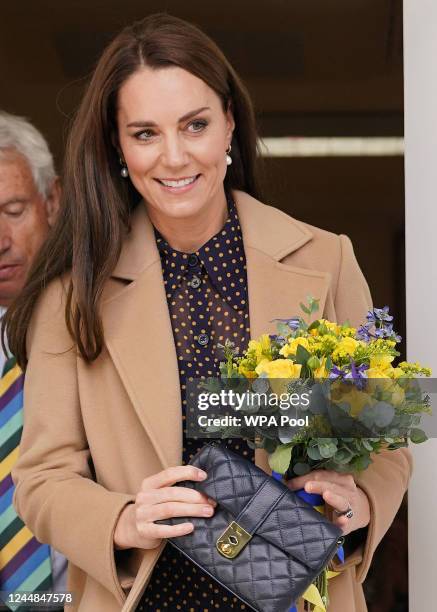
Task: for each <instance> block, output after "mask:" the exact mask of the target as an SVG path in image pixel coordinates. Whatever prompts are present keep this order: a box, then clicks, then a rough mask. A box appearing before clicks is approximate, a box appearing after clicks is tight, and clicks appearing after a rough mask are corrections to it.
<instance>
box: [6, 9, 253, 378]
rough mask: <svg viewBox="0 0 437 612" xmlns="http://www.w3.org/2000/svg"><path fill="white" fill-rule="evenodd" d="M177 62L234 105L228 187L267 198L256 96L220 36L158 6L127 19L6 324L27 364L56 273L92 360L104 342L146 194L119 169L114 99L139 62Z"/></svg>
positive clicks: (73, 135) (71, 142)
mask: <svg viewBox="0 0 437 612" xmlns="http://www.w3.org/2000/svg"><path fill="white" fill-rule="evenodd" d="M144 66H148V67H150V68H153V69H159V68H164V67H168V66H178V67H180V68H183V69H185V70H187V71H188V72H190V73H192V74H193V75H195V76H197V77H198V78H200V79H202V80H203V81H204V82H205V83H206V84H207V85H208V86H209V87H211V89H213V90H214V91H215V92H216V93H217V94H218V96H219V97H220V99H221V101H222V104H223V110H224V111H226V110H227V109H228V108H231V110H232V112H233V115H234V119H235V129H234V133H233V137H232V160H233V163H232V165H231V166H229V167H228V170H227V174H226V178H225V182H224V186H225V190H226V191H229V190H231V189H241V190H243V191H246V192H247V193H249V194H251V195H253V196H254V197H256V198H260V193H259V187H258V182H257V174H258V170H259V166H258V164H259V161H260V160H259V157H260V156H259V151H258V144H257V142H258V141H257V130H256V123H255V117H254V111H253V106H252V102H251V100H250V97H249V95H248V92H247V90H246V88H245V86H244V85H243V83H242V81H241V79H240V78H239V77H238V75H237V74H236V72H235V70H234V69H233V68H232V66H231V65H230V63H229V62H228V61H227V59H226V58H225V56H224V55H223V53H222V52H221V51H220V49H219V48H218V47H217V45H216V44H215V43H214V42H213V41H212V40H211V39H210V38H209V37H208V36H207V35H206V34H204V33H203V32H202V31H201V30H199V29H198V28H197V27H196V26H194V25H192V24H190V23H187V22H186V21H183V20H182V19H178V18H176V17H172V16H170V15H167V14H163V13H158V14H154V15H150V16H148V17H146V18H145V19H143V20H141V21H139V22H136V23H134V24H133V25H132V26H129V27H127V28H125V29H124V30H123V31H122V32H121V33H120V34H119V35H118V36H117V37H116V38H115V39H114V40H113V41H112V42H111V43H110V44H109V46H108V47H107V48H106V49H105V50H104V52H103V54H102V56H101V58H100V60H99V61H98V63H97V66H96V68H95V71H94V73H93V75H92V78H91V80H90V82H89V85H88V87H87V90H86V93H85V95H84V97H83V100H82V102H81V104H80V106H79V109H78V111H77V113H76V115H75V117H74V119H73V122H72V125H71V128H70V133H69V138H68V142H67V147H66V153H65V161H64V172H63V195H62V202H61V211H60V214H59V217H58V220H57V222H56V224H55V226H54V227H53V229H52V231H51V232H50V235H49V237H48V239H47V241H46V243H45V244H44V246H43V248H42V249H41V251H40V252H39V254H38V256H37V257H36V260H35V262H34V264H33V266H32V269H31V271H30V274H29V277H28V280H27V283H26V285H25V287H24V289H23V291H22V292H21V294H20V295H19V296H18V298H17V299H16V300H15V302H14V303H13V304H12V305H11V306H10V308H9V309H8V311H7V313H6V315H5V317H4V320H3V326H2V334H3V341H4V337H5V334H6V335H7V338H8V343H9V348H10V350H11V351H12V353H13V354H14V355H15V356H16V358H17V361H18V363H19V364H20V366H21V367H22V368H23V369H25V367H26V364H27V353H26V335H27V330H28V326H29V322H30V320H31V317H32V313H33V310H34V308H35V304H36V302H37V300H38V298H39V296H40V294H41V293H42V291H43V290H44V288H45V287H46V286H47V284H48V283H50V281H52V280H53V279H55V278H56V277H60V276H62V275H64V274H65V273H66V272H68V273H69V274H68V277H69V279H70V280H69V285H68V292H67V301H66V308H65V320H66V325H67V328H68V330H69V333H70V335H71V338H72V340H73V343H74V345H75V346H77V349H78V350H79V352H80V354H81V355H82V357H83V359H84V360H85V361H86V362H92V361H93V360H95V359H96V358H97V357H98V356H99V354H100V352H101V351H102V347H103V342H104V330H103V327H102V320H101V317H100V314H99V308H98V305H99V299H100V297H101V294H102V290H103V287H104V284H105V282H106V281H107V279H108V278H109V276H110V275H111V272H112V270H113V269H114V267H115V265H116V263H117V260H118V258H119V255H120V251H121V247H122V242H123V239H124V237H125V235H126V232H128V231H129V219H130V214H131V212H132V210H133V209H134V208H135V206H136V205H137V204H138V202H139V200H140V199H141V198H140V195H139V194H138V192H137V191H136V190H135V188H134V187H133V185H132V183H131V182H130V181H129V180H125V179H123V178H121V177H120V163H119V156H118V153H117V150H116V147H115V146H114V138H115V139H116V134H117V125H116V107H117V95H118V92H119V90H120V87H121V86H122V85H123V83H124V82H125V81H126V79H128V78H129V77H130V76H131V75H132V74H133V73H134V72H136V71H137V70H138V69H140V68H142V67H144Z"/></svg>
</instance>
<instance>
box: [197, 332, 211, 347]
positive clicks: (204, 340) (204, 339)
mask: <svg viewBox="0 0 437 612" xmlns="http://www.w3.org/2000/svg"><path fill="white" fill-rule="evenodd" d="M208 342H209V336H208V334H199V336H198V338H197V344H200V346H206V345H207V344H208Z"/></svg>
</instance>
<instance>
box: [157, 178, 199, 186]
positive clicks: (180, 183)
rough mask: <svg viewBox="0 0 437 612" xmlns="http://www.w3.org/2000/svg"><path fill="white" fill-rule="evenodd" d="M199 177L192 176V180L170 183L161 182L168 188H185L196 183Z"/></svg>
mask: <svg viewBox="0 0 437 612" xmlns="http://www.w3.org/2000/svg"><path fill="white" fill-rule="evenodd" d="M196 178H197V176H192V177H191V178H186V179H182V180H180V181H168V180H164V179H160V182H161V183H162V184H163V185H165V186H166V187H185V185H190V184H191V183H194V181H195V180H196Z"/></svg>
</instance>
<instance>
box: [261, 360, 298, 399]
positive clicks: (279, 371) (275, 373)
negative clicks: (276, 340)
mask: <svg viewBox="0 0 437 612" xmlns="http://www.w3.org/2000/svg"><path fill="white" fill-rule="evenodd" d="M301 369H302V366H301V365H300V364H299V363H293V362H292V361H291V360H290V359H276V360H275V361H269V360H268V359H265V360H264V361H261V363H260V364H259V365H257V367H256V373H257V374H258V375H260V374H267V377H268V378H269V379H275V378H279V379H281V380H279V381H278V382H276V383H275V382H274V380H270V386H271V387H272V389H273V391H274V393H276V395H280V394H281V393H286V391H287V384H288V381H287V379H290V378H299V376H300V371H301Z"/></svg>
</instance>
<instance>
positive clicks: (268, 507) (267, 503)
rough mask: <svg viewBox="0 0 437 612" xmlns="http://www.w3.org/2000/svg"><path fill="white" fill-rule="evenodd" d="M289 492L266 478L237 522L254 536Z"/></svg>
mask: <svg viewBox="0 0 437 612" xmlns="http://www.w3.org/2000/svg"><path fill="white" fill-rule="evenodd" d="M288 492H289V491H288V489H287V488H286V487H284V486H283V485H282V486H281V485H280V484H279V483H278V482H277V481H276V480H274V479H273V478H266V479H265V481H264V482H263V483H262V485H261V486H260V488H259V489H258V491H257V492H256V493H255V494H254V495H253V497H251V498H250V500H249V501H248V502H247V504H246V505H245V506H244V508H243V509H242V510H241V512H240V513H239V514H238V516H237V517H236V518H235V522H236V523H238V525H240V527H243V529H244V530H245V531H247V533H250V535H253V534H254V533H255V532H256V530H257V529H258V528H259V526H260V525H262V524H263V523H264V521H265V520H266V518H267V517H268V516H269V515H270V514H271V512H272V511H273V509H274V508H275V506H276V505H277V504H278V503H279V501H280V500H281V499H282V498H283V497H284V495H286V494H287V493H288Z"/></svg>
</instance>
